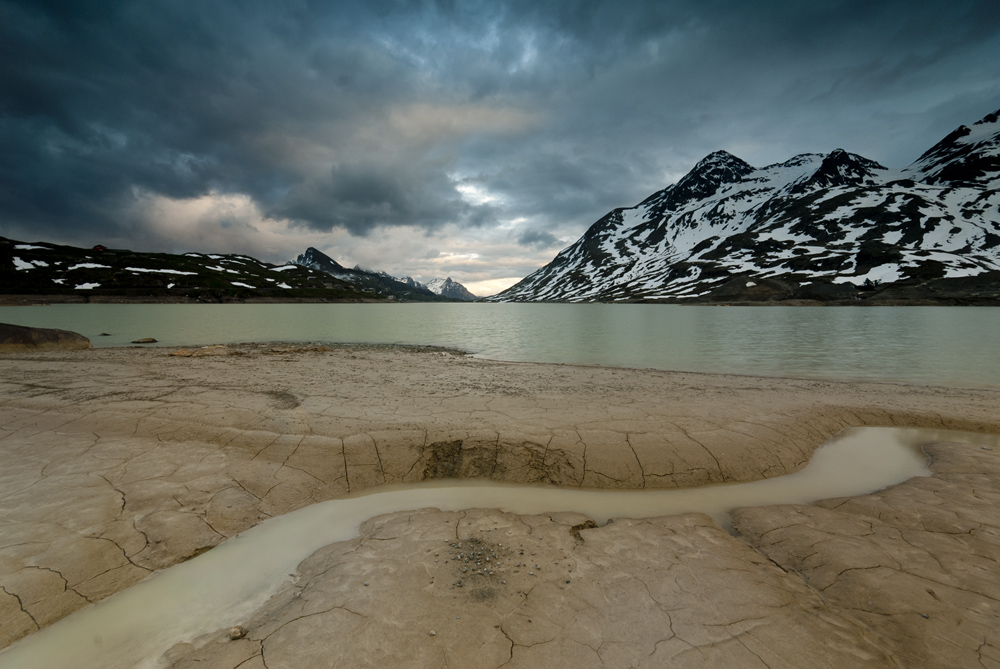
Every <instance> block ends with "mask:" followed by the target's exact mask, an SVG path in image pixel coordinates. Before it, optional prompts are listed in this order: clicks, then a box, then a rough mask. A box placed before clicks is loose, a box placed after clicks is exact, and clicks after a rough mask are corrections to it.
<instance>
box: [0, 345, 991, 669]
mask: <svg viewBox="0 0 1000 669" xmlns="http://www.w3.org/2000/svg"><path fill="white" fill-rule="evenodd" d="M170 353H177V351H176V350H174V349H97V350H90V351H67V352H51V353H44V354H13V355H6V356H3V357H2V358H0V370H2V371H3V373H2V375H0V379H2V381H0V458H2V462H3V468H2V469H0V588H2V590H0V646H6V645H8V644H10V643H12V642H13V641H15V640H16V639H18V638H20V637H22V636H24V635H26V634H29V633H30V632H32V631H34V630H36V629H38V628H39V627H43V626H45V625H48V624H50V623H52V622H54V621H55V620H58V619H59V618H61V617H63V616H65V615H67V614H68V613H70V612H72V611H74V610H76V609H78V608H80V607H82V606H84V605H86V604H87V603H88V602H91V601H97V600H99V599H101V598H103V597H106V596H107V595H109V594H112V593H114V592H117V591H119V590H121V589H123V588H125V587H128V586H129V585H132V584H134V583H136V582H137V581H139V580H141V579H142V578H144V577H145V576H146V575H147V574H148V573H149V572H150V571H151V570H155V569H161V568H164V567H167V566H169V565H171V564H175V563H177V562H180V561H183V560H185V559H187V558H189V557H191V556H193V555H197V554H198V553H200V552H203V551H204V550H207V549H209V548H211V547H212V546H214V545H216V544H218V543H219V542H220V541H222V540H224V539H225V538H226V537H229V536H232V535H234V534H236V533H238V532H240V531H242V530H244V529H246V528H249V527H251V526H253V525H254V524H256V523H258V522H259V521H260V520H262V519H264V518H267V517H270V516H273V515H278V514H282V513H285V512H288V511H291V510H294V509H296V508H300V507H302V506H305V505H307V504H311V503H313V502H316V501H322V500H326V499H331V498H335V497H338V496H340V495H343V494H346V493H348V492H351V491H357V490H360V489H364V488H371V487H374V486H378V485H382V484H384V483H394V482H408V481H419V480H423V479H427V478H442V477H460V478H475V477H488V478H492V479H496V480H504V481H519V482H546V483H553V484H557V485H562V486H574V487H579V486H584V487H606V488H607V487H615V488H642V487H661V488H662V487H675V486H690V485H699V484H702V483H710V482H719V481H749V480H756V479H760V478H764V477H769V476H775V475H780V474H783V473H786V472H790V471H794V470H797V469H799V468H801V467H802V466H803V465H804V464H805V462H806V461H807V460H808V458H809V456H810V454H811V453H812V451H813V449H814V448H815V447H816V446H818V445H819V444H821V443H823V442H824V441H826V440H827V439H828V438H829V437H830V436H831V435H833V434H835V433H837V432H839V431H840V430H841V429H843V428H845V427H850V426H862V425H901V426H913V427H934V428H947V429H961V430H974V431H991V432H1000V391H995V390H985V389H955V388H929V387H920V386H907V385H896V384H871V383H836V382H823V381H812V380H790V379H765V378H755V377H737V376H713V375H699V374H683V373H666V372H654V371H642V370H622V369H607V368H594V367H571V366H561V365H534V364H516V363H500V362H487V361H481V360H475V359H471V358H468V357H465V356H462V355H459V354H456V353H454V352H448V351H440V350H432V349H402V348H389V347H326V346H269V345H237V346H227V347H210V348H205V349H195V350H190V351H188V352H187V354H181V355H169V354H170ZM929 451H930V452H931V453H932V455H933V457H934V462H933V465H932V469H933V471H934V476H933V477H932V478H926V479H914V480H911V481H908V482H906V483H903V484H901V485H899V486H894V487H893V488H890V489H887V490H885V491H881V492H878V493H875V494H873V495H868V496H863V497H858V498H850V499H846V500H831V501H825V502H821V503H819V504H817V505H813V506H783V507H761V508H752V509H743V510H739V511H737V512H735V513H734V521H735V525H736V528H737V530H738V535H737V536H731V535H729V534H727V533H725V532H723V531H722V530H720V529H719V528H718V527H716V526H715V525H713V524H712V522H711V521H710V520H709V519H708V518H706V517H704V516H699V515H696V514H688V515H684V516H674V517H669V518H663V519H653V520H644V521H630V520H618V521H616V522H614V523H612V524H609V525H608V526H606V527H602V528H588V527H586V525H587V522H586V521H587V519H586V518H584V517H582V516H576V515H573V514H558V515H552V516H516V515H513V514H505V513H501V512H499V511H491V510H474V511H468V512H465V513H449V512H440V511H434V510H424V511H419V512H404V513H399V514H390V515H388V516H383V517H380V518H376V519H373V520H371V521H369V522H368V523H367V524H366V525H365V526H364V527H363V528H362V533H361V536H360V537H358V538H357V539H355V540H352V541H349V542H342V543H338V544H333V545H331V546H328V547H327V548H325V549H321V550H320V551H318V552H317V553H316V554H314V555H313V556H312V557H310V558H309V559H308V560H307V561H306V562H304V563H303V565H302V567H301V569H300V572H301V576H300V578H299V579H298V580H297V581H296V583H295V584H294V585H288V586H287V587H286V588H284V589H283V590H282V591H281V593H279V595H277V596H276V597H274V598H273V599H272V600H271V601H270V602H269V603H268V604H267V605H266V606H265V607H264V608H262V609H261V610H260V611H258V613H257V614H256V616H255V617H254V618H253V619H252V620H248V621H247V622H246V623H245V624H246V627H247V630H248V634H247V635H246V636H245V637H243V638H240V639H237V640H230V639H229V635H228V630H225V631H220V632H218V633H212V634H208V635H206V636H205V637H203V638H202V639H200V640H198V642H197V643H195V644H185V645H181V646H178V647H176V648H174V649H173V650H172V651H171V653H170V661H171V662H172V663H173V666H176V667H189V666H198V667H224V668H230V667H232V668H235V667H237V666H239V667H243V669H260V668H261V667H267V668H268V669H276V668H277V667H311V666H330V665H331V664H350V665H351V666H386V665H387V664H389V663H390V662H392V663H396V664H400V665H402V666H481V667H494V666H495V667H498V666H511V667H514V666H553V667H554V666H563V665H565V666H574V667H584V666H595V667H596V666H605V667H619V666H620V667H628V666H650V667H652V666H770V667H776V666H897V665H898V666H913V667H917V666H921V667H922V666H987V667H989V666H1000V650H998V645H1000V639H998V637H1000V633H998V632H997V631H996V630H998V629H1000V608H998V603H1000V576H998V574H1000V569H998V568H997V567H998V565H997V557H998V556H1000V550H998V543H1000V531H998V528H1000V511H998V509H1000V504H998V502H1000V490H998V480H1000V479H998V473H1000V460H998V454H997V452H996V451H995V450H992V449H983V448H980V447H971V446H968V445H955V444H946V443H939V444H935V445H932V446H930V447H929ZM486 530H489V532H486ZM470 542H471V543H470ZM477 542H478V543H477ZM491 542H492V543H491ZM499 543H504V544H505V547H506V548H508V549H509V550H510V551H517V555H516V556H514V555H512V554H511V553H509V552H503V551H502V550H501V553H500V555H503V558H502V559H501V562H502V564H501V566H500V567H496V566H495V564H493V561H492V560H491V567H490V568H489V571H492V572H494V573H493V574H489V573H487V574H476V575H475V576H474V577H470V576H468V572H460V571H458V572H457V573H456V566H457V565H458V564H459V562H458V560H461V565H462V568H466V569H468V567H467V566H466V563H465V562H464V560H465V559H466V557H467V554H466V553H467V550H468V549H467V548H466V547H467V546H470V545H477V546H479V547H480V548H479V549H477V550H478V551H479V553H478V557H477V560H478V561H479V562H480V563H481V562H482V559H483V553H482V550H488V551H491V552H490V553H489V554H490V555H493V554H496V551H497V550H499V549H501V547H499V546H498V544H499ZM458 544H461V545H462V547H461V548H458V547H456V546H457V545H458ZM522 549H523V550H524V554H523V555H522V553H521V551H522ZM459 553H462V557H461V558H459V557H457V556H458V554H459ZM532 553H534V555H531V554H532ZM444 560H447V563H445V562H444ZM536 565H537V566H536ZM479 569H482V564H479V565H478V566H477V567H476V571H478V570H479ZM570 570H572V571H570ZM528 572H534V573H530V574H529V573H528ZM463 573H464V574H465V578H466V579H468V580H467V581H463V584H462V587H458V586H457V585H456V581H457V580H459V578H461V576H462V574H463ZM365 581H367V582H369V585H368V586H364V585H362V584H363V583H364V582H365ZM497 581H499V582H497ZM567 581H569V582H568V583H567ZM432 631H433V632H434V633H433V634H431V632H432ZM206 632H210V630H206Z"/></svg>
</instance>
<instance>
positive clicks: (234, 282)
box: [231, 281, 257, 290]
mask: <svg viewBox="0 0 1000 669" xmlns="http://www.w3.org/2000/svg"><path fill="white" fill-rule="evenodd" d="M231 283H232V284H233V285H234V286H239V287H240V288H252V289H253V290H257V286H251V285H250V284H248V283H240V282H239V281H232V282H231Z"/></svg>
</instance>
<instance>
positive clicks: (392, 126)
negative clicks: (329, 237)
mask: <svg viewBox="0 0 1000 669" xmlns="http://www.w3.org/2000/svg"><path fill="white" fill-rule="evenodd" d="M998 52H1000V9H998V4H997V3H996V2H993V1H990V0H984V1H982V2H973V1H967V2H953V3H948V4H947V5H944V4H942V3H938V2H923V3H922V2H913V1H910V2H902V1H889V2H879V3H871V2H853V1H850V2H846V1H845V2H836V1H830V2H824V3H802V2H798V1H796V2H791V1H789V2H769V3H746V2H738V1H737V0H716V1H711V0H707V1H706V0H676V1H673V2H664V1H649V2H632V3H627V4H622V3H612V2H599V1H596V0H578V1H575V2H570V1H561V2H551V3H544V4H539V3H537V2H527V1H525V2H486V1H483V2H460V1H458V0H455V1H452V2H444V1H442V2H430V1H420V2H405V1H392V0H385V1H382V2H338V3H322V2H315V3H314V2H309V1H307V0H301V1H299V2H288V3H280V5H279V4H277V3H268V2H241V3H235V2H233V3H223V2H198V3H188V2H177V1H176V0H170V1H167V0H161V1H146V2H102V3H79V2H65V3H56V2H49V3H46V2H11V1H7V0H0V234H10V235H14V236H28V237H38V238H46V237H47V238H57V239H64V240H80V239H86V238H87V237H88V235H96V234H103V235H107V234H110V233H115V234H123V235H129V234H131V235H134V236H135V238H136V239H139V240H141V239H142V235H143V227H142V226H143V221H142V220H141V208H137V207H136V206H135V205H136V203H137V202H138V203H141V202H144V201H146V200H145V199H144V198H147V197H148V196H149V195H159V196H164V197H167V198H177V199H184V198H194V197H199V196H203V195H205V194H208V193H221V194H245V195H247V196H249V197H250V198H251V199H252V200H253V202H254V203H256V205H257V207H259V209H260V211H261V212H262V213H263V214H264V215H265V216H271V217H274V218H281V219H287V220H289V221H291V223H292V224H293V225H294V226H298V227H299V228H301V229H304V230H314V231H316V230H318V231H321V230H330V229H332V228H345V229H347V230H349V231H351V232H352V233H353V234H356V235H365V234H367V233H368V232H369V231H371V230H372V229H374V228H376V227H378V226H400V225H413V226H418V227H421V228H425V229H429V230H431V229H436V228H440V227H441V226H443V225H445V224H453V225H456V226H459V227H461V228H467V229H473V228H475V229H482V228H487V227H489V226H493V225H497V224H501V223H503V222H505V221H508V222H509V221H514V220H525V221H528V223H526V224H524V225H525V226H526V227H524V228H521V229H518V230H517V231H516V232H515V234H516V235H517V236H518V238H519V239H520V243H521V244H523V245H533V246H538V245H539V244H547V243H552V241H553V240H555V239H556V238H557V237H558V236H559V231H560V230H563V231H565V230H568V229H574V230H576V234H579V232H582V230H583V229H585V227H586V225H587V224H589V223H590V222H592V221H593V220H596V219H597V218H599V217H600V216H601V215H603V214H604V213H605V212H606V211H607V210H608V209H610V208H612V207H615V206H628V205H632V204H635V203H637V202H638V201H639V200H641V199H642V198H644V197H645V196H646V195H648V194H649V193H650V192H652V191H653V190H656V189H658V188H662V187H663V186H664V185H666V183H668V182H669V181H670V180H673V179H676V178H677V177H678V176H680V175H681V174H683V172H685V171H686V170H688V169H690V167H691V166H692V165H693V164H694V163H695V162H696V161H697V160H698V159H699V158H701V157H702V156H704V155H705V154H707V153H709V152H710V151H713V150H715V149H719V148H726V149H728V150H730V151H732V152H733V153H736V154H737V155H740V156H741V157H743V158H744V159H746V160H748V161H750V162H751V163H754V164H758V165H761V164H765V163H767V162H772V161H775V160H783V159H785V158H787V157H789V156H791V155H792V154H794V153H799V152H804V151H829V150H831V149H833V148H835V147H839V146H843V147H844V148H847V149H849V150H852V151H856V152H858V153H862V154H864V155H867V156H869V157H871V158H874V159H876V160H879V161H880V162H882V163H884V164H888V165H895V166H902V165H904V164H906V163H907V162H909V161H910V160H912V159H914V158H915V157H916V156H917V155H919V154H920V153H921V152H922V151H923V150H924V149H926V148H927V147H928V146H929V145H930V144H932V143H933V142H935V141H936V140H937V139H939V138H940V137H941V136H943V135H944V134H946V133H947V132H948V131H950V130H951V129H952V128H953V127H954V126H956V125H958V124H959V123H971V122H973V121H975V120H977V119H978V118H979V117H980V116H982V115H984V114H986V113H988V112H990V111H993V110H994V109H996V108H997V107H1000V74H998V70H997V68H996V65H995V55H996V53H998ZM469 180H471V181H469ZM461 183H474V184H475V186H476V188H477V189H479V190H477V191H476V192H477V193H479V196H480V197H479V199H478V200H477V199H476V197H471V196H468V194H467V193H464V192H463V191H461V190H460V189H459V188H457V186H458V185H459V184H461ZM137 212H138V213H137ZM137 217H138V218H137ZM525 230H530V231H529V232H525Z"/></svg>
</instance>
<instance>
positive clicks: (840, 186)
mask: <svg viewBox="0 0 1000 669" xmlns="http://www.w3.org/2000/svg"><path fill="white" fill-rule="evenodd" d="M998 270H1000V118H998V114H991V115H990V116H987V117H986V118H984V119H983V120H982V121H980V122H979V123H976V124H975V125H973V126H972V127H971V128H968V127H966V126H962V127H960V128H959V129H957V130H956V131H955V132H953V133H951V134H950V135H948V137H946V138H944V139H943V140H942V141H941V142H939V143H938V144H937V145H935V146H934V147H932V149H930V150H929V151H927V152H926V153H925V154H923V155H922V156H921V157H920V158H918V159H917V161H915V162H914V163H913V164H912V165H910V166H909V167H907V168H905V169H888V168H886V167H884V166H882V165H880V164H878V163H877V162H875V161H872V160H869V159H867V158H865V157H863V156H860V155H857V154H853V153H849V152H847V151H844V150H842V149H836V150H834V151H832V152H831V153H829V154H826V155H822V154H801V155H798V156H795V157H793V158H791V159H789V160H787V161H785V162H783V163H776V164H774V165H768V166H766V167H762V168H755V167H752V166H751V165H749V164H747V163H746V162H744V161H743V160H741V159H739V158H737V157H736V156H733V155H732V154H729V153H727V152H725V151H717V152H715V153H712V154H710V155H709V156H707V157H706V158H704V159H703V160H701V161H700V162H699V163H698V164H697V165H696V166H695V167H694V169H692V170H691V172H689V173H688V174H687V175H685V176H684V177H683V178H681V179H680V180H679V181H678V182H677V183H675V184H673V185H671V186H668V187H667V188H665V189H663V190H661V191H658V192H657V193H654V194H653V195H651V196H649V197H648V198H646V199H645V200H644V201H642V202H641V203H639V204H638V205H636V206H634V207H627V208H621V209H615V210H613V211H611V212H609V213H608V214H607V215H605V216H604V217H603V218H601V219H600V220H598V221H597V222H596V223H594V224H593V225H592V226H591V227H590V229H589V230H587V232H586V233H584V235H583V236H582V237H581V238H580V239H579V240H578V241H577V242H576V243H574V244H573V245H572V246H570V247H568V248H566V249H564V250H563V251H562V252H560V253H559V254H558V255H557V256H556V257H555V259H553V260H552V262H550V263H549V264H548V265H546V266H545V267H543V268H541V269H539V270H538V271H536V272H534V273H533V274H531V275H529V276H528V277H526V278H525V279H523V280H522V281H521V282H519V283H518V284H516V285H515V286H513V287H511V288H509V289H508V290H506V291H504V292H502V293H500V294H498V295H495V296H493V297H491V298H487V299H489V300H492V301H536V300H564V301H590V300H606V301H615V300H636V299H638V300H659V299H668V300H669V299H690V298H694V297H699V296H704V295H714V294H717V293H719V291H722V293H719V294H726V295H728V294H729V292H727V291H730V290H731V289H732V287H733V286H734V285H736V284H733V283H732V281H733V280H734V278H736V277H744V279H746V278H750V277H753V278H755V279H756V278H757V277H760V278H767V279H772V281H771V283H769V284H767V285H764V284H759V282H757V281H754V282H753V283H752V285H749V286H747V284H746V281H743V282H741V283H739V286H740V287H741V288H743V289H750V288H752V289H754V290H755V291H758V292H762V291H766V290H771V291H776V290H782V291H785V292H786V293H787V294H788V295H791V294H793V293H794V292H795V291H796V290H797V289H798V288H799V287H806V286H811V288H810V289H809V291H811V294H812V293H816V291H817V290H819V288H817V286H818V285H820V284H825V285H828V286H831V287H833V288H831V289H830V290H832V291H833V292H832V293H830V294H831V295H834V294H836V295H838V296H840V297H850V295H849V294H848V293H845V292H843V291H844V290H848V289H849V288H850V287H851V286H862V287H870V286H871V285H873V284H876V283H881V284H886V283H897V282H920V281H923V282H926V281H930V280H936V279H944V278H956V277H972V276H978V275H980V274H983V273H986V272H994V271H998ZM723 287H725V289H723ZM837 291H839V292H837Z"/></svg>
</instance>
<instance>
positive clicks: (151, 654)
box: [0, 428, 1000, 669]
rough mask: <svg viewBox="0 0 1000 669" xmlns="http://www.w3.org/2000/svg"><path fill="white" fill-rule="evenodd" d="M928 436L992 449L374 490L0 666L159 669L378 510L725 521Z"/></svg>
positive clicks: (173, 572) (862, 447) (836, 485)
mask: <svg viewBox="0 0 1000 669" xmlns="http://www.w3.org/2000/svg"><path fill="white" fill-rule="evenodd" d="M932 441H961V442H969V443H984V444H985V443H989V444H993V445H998V442H1000V436H996V435H975V434H970V433H962V432H951V431H944V430H917V429H897V428H858V429H851V430H847V431H845V432H844V433H843V434H842V435H840V436H838V437H837V438H835V439H833V440H832V441H830V442H829V443H827V444H825V445H824V446H822V447H820V448H819V449H817V450H816V452H815V453H814V455H813V457H812V459H811V460H810V462H809V464H808V465H807V466H806V467H805V468H804V469H802V470H801V471H799V472H796V473H794V474H789V475H786V476H781V477H777V478H773V479H768V480H764V481H755V482H752V483H740V484H727V485H715V486H705V487H700V488H689V489H681V490H635V491H597V490H577V489H567V488H556V487H552V486H548V487H541V486H523V485H511V484H499V483H492V482H479V481H451V482H432V483H423V484H416V485H406V486H388V487H382V488H379V489H377V491H373V492H369V493H361V494H357V495H354V496H351V497H348V498H343V499H337V500H332V501H329V502H324V503H322V504H315V505H312V506H309V507H306V508H304V509H300V510H299V511H295V512H293V513H289V514H286V515H284V516H281V517H278V518H273V519H269V520H267V521H265V522H263V523H261V524H260V525H258V526H257V527H255V528H253V529H251V530H248V531H247V532H244V533H243V534H241V535H239V536H237V537H234V538H232V539H230V540H228V541H226V542H224V543H223V544H221V545H219V546H218V547H216V548H214V549H212V550H211V551H208V552H207V553H205V554H203V555H200V556H199V557H197V558H195V559H193V560H189V561H187V562H184V563H182V564H179V565H176V566H174V567H171V568H170V569H166V570H164V571H162V572H159V573H156V574H153V575H152V576H150V577H149V578H147V579H146V580H145V581H143V582H142V583H139V584H138V585H135V586H133V587H131V588H129V589H127V590H124V591H122V592H120V593H118V594H116V595H113V596H112V597H109V598H107V599H106V600H104V601H102V602H100V603H98V604H94V605H91V606H88V607H87V608H85V609H82V610H80V611H78V612H76V613H74V614H72V615H70V616H68V617H66V618H65V619H63V620H61V621H59V622H57V623H56V624H54V625H51V626H50V627H48V628H46V629H44V630H42V631H40V632H37V633H35V634H33V635H31V636H29V637H26V638H25V639H22V640H21V641H19V642H18V643H16V644H14V645H13V646H11V647H10V648H8V649H6V650H4V651H2V652H0V668H2V669H8V668H13V667H16V668H18V669H21V668H24V669H27V668H38V669H43V668H45V669H48V668H51V667H75V668H79V669H86V668H94V669H96V668H98V667H99V668H101V669H109V668H115V667H121V668H125V667H150V668H151V667H156V666H159V665H160V663H161V660H160V658H161V656H162V654H163V653H164V651H166V650H167V649H168V648H170V647H171V646H173V645H174V644H175V643H178V642H180V641H185V640H191V639H193V638H194V637H196V636H199V635H201V634H204V633H206V632H211V631H213V630H217V629H221V628H228V627H230V626H231V625H234V624H237V623H241V622H244V621H245V620H246V618H247V617H249V615H250V614H251V612H252V611H254V610H255V609H256V608H257V607H259V606H260V605H261V604H263V603H264V601H266V599H267V598H268V597H269V596H270V595H271V594H273V593H274V592H275V591H276V590H277V589H278V588H279V587H280V586H281V584H282V583H283V582H285V581H286V580H288V579H289V578H290V575H291V574H293V573H294V572H295V570H296V567H297V565H298V563H299V562H301V561H302V560H303V559H305V558H306V557H308V556H309V555H310V554H311V553H313V552H314V551H315V550H317V549H318V548H321V547H322V546H325V545H327V544H330V543H334V542H338V541H344V540H347V539H350V538H352V537H354V536H356V535H357V532H358V527H359V525H360V524H361V523H362V522H363V521H365V520H367V519H369V518H372V517H374V516H377V515H380V514H384V513H390V512H395V511H404V510H409V509H419V508H427V507H436V508H439V509H442V510H461V509H469V508H498V509H502V510H505V511H510V512H514V513H519V514H536V513H545V512H560V511H577V512H580V513H583V514H586V515H588V516H590V517H592V518H594V519H595V520H596V521H597V522H598V524H600V525H603V524H604V523H605V522H607V520H608V519H609V518H616V517H632V518H650V517H656V516H665V515H672V514H678V513H685V512H691V511H698V512H702V513H706V514H708V515H710V516H712V517H713V518H714V519H715V520H716V522H718V523H719V524H720V525H722V526H723V527H727V526H728V525H729V517H728V512H729V510H731V509H733V508H737V507H742V506H761V505H769V504H802V503H809V502H813V501H815V500H818V499H825V498H830V497H845V496H853V495H862V494H866V493H869V492H873V491H875V490H879V489H881V488H885V487H887V486H890V485H893V484H896V483H900V482H902V481H905V480H906V479H909V478H911V477H914V476H927V475H929V473H930V471H929V469H928V458H927V456H926V455H924V454H923V453H922V451H921V448H920V445H921V444H925V443H929V442H932Z"/></svg>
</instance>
